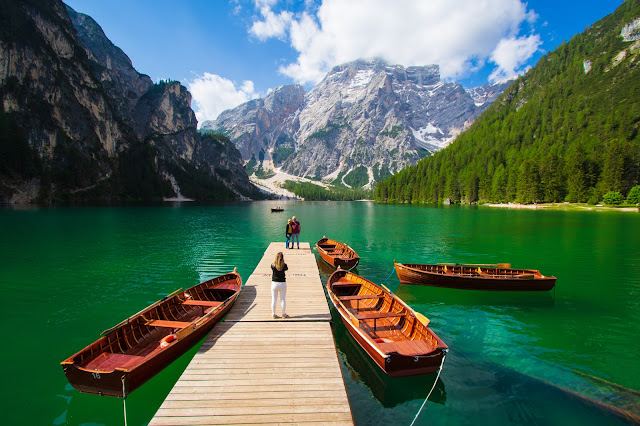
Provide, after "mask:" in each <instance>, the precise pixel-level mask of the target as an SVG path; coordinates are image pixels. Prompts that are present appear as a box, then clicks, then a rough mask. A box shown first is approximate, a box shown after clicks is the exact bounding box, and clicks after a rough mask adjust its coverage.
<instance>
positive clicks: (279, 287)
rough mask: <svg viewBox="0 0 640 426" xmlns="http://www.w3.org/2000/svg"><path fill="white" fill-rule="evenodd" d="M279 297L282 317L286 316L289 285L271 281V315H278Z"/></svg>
mask: <svg viewBox="0 0 640 426" xmlns="http://www.w3.org/2000/svg"><path fill="white" fill-rule="evenodd" d="M278 295H280V305H281V306H282V315H283V316H284V314H285V310H284V309H285V307H286V306H287V302H286V298H287V283H279V282H276V281H271V314H272V315H275V314H276V303H277V302H278Z"/></svg>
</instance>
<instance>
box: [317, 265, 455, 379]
mask: <svg viewBox="0 0 640 426" xmlns="http://www.w3.org/2000/svg"><path fill="white" fill-rule="evenodd" d="M327 292H328V294H329V298H330V299H331V302H332V303H333V305H334V306H335V308H336V310H337V311H338V313H339V314H340V318H341V319H342V322H343V323H344V324H345V326H346V327H347V330H349V332H350V333H351V335H352V336H353V337H354V338H355V339H356V341H357V342H358V343H359V344H360V346H362V348H363V349H364V350H365V351H366V352H367V354H369V356H370V357H371V358H372V359H373V360H374V361H375V363H376V364H377V365H378V367H380V368H381V369H382V370H383V371H384V372H385V373H387V374H388V375H389V376H392V377H401V376H415V375H418V374H428V373H434V372H436V371H438V368H439V367H440V365H441V363H442V358H443V356H444V354H445V353H446V352H447V351H448V350H449V348H448V347H447V345H446V344H445V343H444V342H443V341H442V340H440V338H439V337H438V336H436V334H435V333H434V332H433V331H432V330H431V329H430V328H429V327H428V324H429V320H428V319H427V318H426V317H425V316H424V315H422V314H420V313H418V312H415V311H414V310H413V309H411V308H410V307H409V306H408V305H407V304H406V303H404V302H403V301H402V300H400V298H398V297H397V296H396V295H394V294H393V293H391V292H390V291H389V290H388V289H387V288H386V287H384V286H382V285H377V284H375V283H373V282H371V281H369V280H367V279H365V278H362V277H360V276H358V275H356V274H354V273H351V272H349V271H345V270H342V269H338V270H337V271H335V272H334V273H333V274H332V275H331V276H330V277H329V281H328V282H327Z"/></svg>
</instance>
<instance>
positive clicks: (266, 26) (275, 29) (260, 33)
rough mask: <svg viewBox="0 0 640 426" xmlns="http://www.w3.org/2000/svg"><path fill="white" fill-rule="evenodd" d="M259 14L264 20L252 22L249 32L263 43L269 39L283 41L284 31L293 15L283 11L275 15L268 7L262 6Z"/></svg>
mask: <svg viewBox="0 0 640 426" xmlns="http://www.w3.org/2000/svg"><path fill="white" fill-rule="evenodd" d="M260 13H261V14H262V16H263V18H264V20H263V21H256V22H254V23H253V25H252V26H251V28H250V29H249V32H250V33H251V34H253V35H254V36H256V37H258V39H260V40H263V41H264V40H266V39H268V38H271V37H275V38H278V39H280V40H284V37H285V35H286V31H287V29H288V28H289V26H290V25H291V21H292V20H293V13H291V12H287V11H283V12H280V13H279V14H277V15H276V14H275V13H273V12H272V11H271V9H270V7H269V6H263V7H262V8H261V9H260Z"/></svg>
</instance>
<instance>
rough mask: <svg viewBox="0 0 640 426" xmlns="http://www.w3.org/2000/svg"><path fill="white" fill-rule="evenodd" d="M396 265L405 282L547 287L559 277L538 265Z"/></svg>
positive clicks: (529, 288)
mask: <svg viewBox="0 0 640 426" xmlns="http://www.w3.org/2000/svg"><path fill="white" fill-rule="evenodd" d="M393 265H394V267H395V269H396V274H398V279H399V280H400V282H401V283H402V284H416V285H428V286H433V287H447V288H457V289H466V290H500V291H548V290H551V289H552V288H553V287H554V286H555V283H556V277H554V276H550V277H547V276H544V275H542V274H541V273H540V271H538V270H536V269H515V268H510V267H501V266H500V264H496V265H469V264H456V263H438V264H419V263H398V262H396V261H395V260H394V261H393ZM509 266H510V265H509Z"/></svg>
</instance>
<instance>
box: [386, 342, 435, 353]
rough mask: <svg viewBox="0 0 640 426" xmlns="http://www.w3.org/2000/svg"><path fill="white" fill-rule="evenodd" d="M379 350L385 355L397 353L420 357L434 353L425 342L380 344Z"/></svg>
mask: <svg viewBox="0 0 640 426" xmlns="http://www.w3.org/2000/svg"><path fill="white" fill-rule="evenodd" d="M377 346H378V348H380V350H381V351H382V352H384V353H387V354H389V353H392V352H397V353H399V354H400V355H404V356H419V355H425V354H428V353H431V352H433V350H434V348H433V347H432V346H429V345H428V344H427V343H426V342H425V341H423V340H400V341H395V342H389V343H378V344H377Z"/></svg>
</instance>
